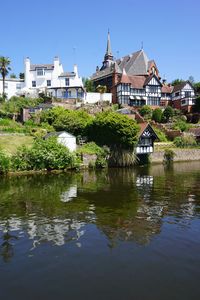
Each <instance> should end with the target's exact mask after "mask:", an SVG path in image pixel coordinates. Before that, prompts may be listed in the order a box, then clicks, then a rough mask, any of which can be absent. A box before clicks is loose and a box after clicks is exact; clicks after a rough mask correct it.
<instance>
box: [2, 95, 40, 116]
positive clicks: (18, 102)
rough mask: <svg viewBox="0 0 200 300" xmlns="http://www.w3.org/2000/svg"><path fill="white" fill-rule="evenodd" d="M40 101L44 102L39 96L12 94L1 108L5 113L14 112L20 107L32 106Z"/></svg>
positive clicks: (17, 111)
mask: <svg viewBox="0 0 200 300" xmlns="http://www.w3.org/2000/svg"><path fill="white" fill-rule="evenodd" d="M42 102H44V100H43V99H41V98H24V97H17V96H13V97H11V98H10V99H9V101H7V102H6V103H3V104H2V105H1V110H2V111H4V112H5V113H9V114H16V113H20V112H21V109H22V108H24V107H29V106H31V107H34V106H37V105H38V104H40V103H42Z"/></svg>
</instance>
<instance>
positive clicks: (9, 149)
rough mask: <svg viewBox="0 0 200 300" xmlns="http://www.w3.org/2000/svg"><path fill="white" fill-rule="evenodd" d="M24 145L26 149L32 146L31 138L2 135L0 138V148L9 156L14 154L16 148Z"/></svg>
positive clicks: (17, 135) (20, 135)
mask: <svg viewBox="0 0 200 300" xmlns="http://www.w3.org/2000/svg"><path fill="white" fill-rule="evenodd" d="M24 144H25V145H26V146H27V147H31V146H32V144H33V137H31V136H27V135H22V134H13V135H10V134H4V135H1V136H0V145H1V148H2V150H3V151H4V152H5V153H6V154H7V155H9V156H10V155H12V154H13V153H16V151H17V148H19V147H20V146H22V145H24Z"/></svg>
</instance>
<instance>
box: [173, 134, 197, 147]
mask: <svg viewBox="0 0 200 300" xmlns="http://www.w3.org/2000/svg"><path fill="white" fill-rule="evenodd" d="M174 144H175V145H176V147H179V148H187V147H192V146H196V145H197V142H196V140H195V138H194V137H193V136H192V135H189V134H188V135H184V136H181V137H176V138H175V139H174Z"/></svg>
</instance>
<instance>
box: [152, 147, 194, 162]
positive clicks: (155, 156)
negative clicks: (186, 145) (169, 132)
mask: <svg viewBox="0 0 200 300" xmlns="http://www.w3.org/2000/svg"><path fill="white" fill-rule="evenodd" d="M172 150H173V151H174V153H175V156H174V161H195V160H199V161H200V149H172ZM164 153H165V152H164V151H155V152H153V153H152V154H150V160H151V162H152V163H162V162H163V160H164Z"/></svg>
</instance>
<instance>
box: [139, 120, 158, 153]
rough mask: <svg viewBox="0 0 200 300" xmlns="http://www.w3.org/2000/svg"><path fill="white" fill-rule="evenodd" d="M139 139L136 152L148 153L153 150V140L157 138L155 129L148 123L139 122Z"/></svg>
mask: <svg viewBox="0 0 200 300" xmlns="http://www.w3.org/2000/svg"><path fill="white" fill-rule="evenodd" d="M139 125H140V132H139V140H138V143H137V146H136V153H137V154H138V155H141V154H150V153H152V152H153V151H154V141H155V140H158V136H157V135H156V133H155V131H154V130H153V128H152V127H151V125H150V124H148V123H141V124H139Z"/></svg>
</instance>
